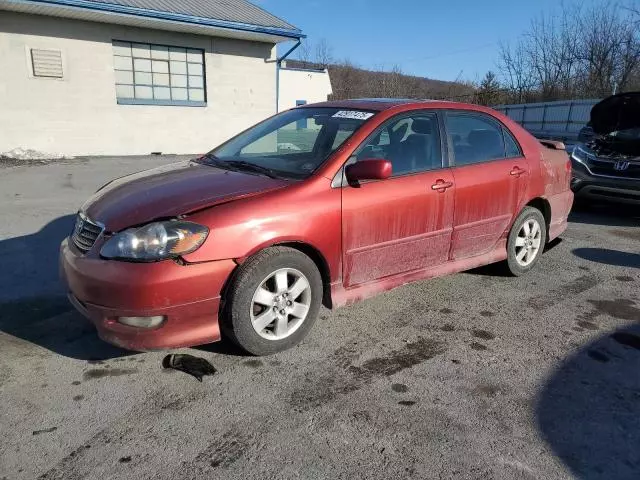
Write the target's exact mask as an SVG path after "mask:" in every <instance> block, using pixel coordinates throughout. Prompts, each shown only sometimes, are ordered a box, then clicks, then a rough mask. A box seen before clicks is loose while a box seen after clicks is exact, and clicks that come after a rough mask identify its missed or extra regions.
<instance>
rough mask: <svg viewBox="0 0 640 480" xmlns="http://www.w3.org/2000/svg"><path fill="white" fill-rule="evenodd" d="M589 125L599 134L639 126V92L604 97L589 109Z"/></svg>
mask: <svg viewBox="0 0 640 480" xmlns="http://www.w3.org/2000/svg"><path fill="white" fill-rule="evenodd" d="M591 126H592V127H593V131H594V132H595V133H597V134H599V135H608V134H609V133H612V132H617V131H619V130H628V129H630V128H639V127H640V92H629V93H620V94H618V95H613V96H611V97H608V98H605V99H604V100H602V101H601V102H600V103H597V104H596V105H594V106H593V108H592V109H591Z"/></svg>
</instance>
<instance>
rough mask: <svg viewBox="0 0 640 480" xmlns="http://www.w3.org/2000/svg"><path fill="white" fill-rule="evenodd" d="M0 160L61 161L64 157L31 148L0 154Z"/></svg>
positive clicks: (16, 149) (15, 149)
mask: <svg viewBox="0 0 640 480" xmlns="http://www.w3.org/2000/svg"><path fill="white" fill-rule="evenodd" d="M0 158H6V159H9V160H62V159H65V158H69V157H66V156H65V155H64V154H62V153H50V152H41V151H39V150H34V149H32V148H20V147H18V148H14V149H13V150H9V151H8V152H0Z"/></svg>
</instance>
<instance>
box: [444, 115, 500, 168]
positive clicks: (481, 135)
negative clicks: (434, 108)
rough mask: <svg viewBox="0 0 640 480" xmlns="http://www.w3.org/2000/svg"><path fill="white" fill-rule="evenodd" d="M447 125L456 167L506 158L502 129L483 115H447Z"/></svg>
mask: <svg viewBox="0 0 640 480" xmlns="http://www.w3.org/2000/svg"><path fill="white" fill-rule="evenodd" d="M446 125H447V135H448V136H449V141H450V144H451V145H452V146H453V152H454V155H455V162H456V165H458V166H460V165H471V164H474V163H481V162H486V161H489V160H497V159H500V158H505V146H504V138H503V136H502V127H500V126H498V125H497V124H496V123H495V122H493V121H491V120H489V119H488V118H485V117H484V116H483V115H478V114H471V113H447V119H446Z"/></svg>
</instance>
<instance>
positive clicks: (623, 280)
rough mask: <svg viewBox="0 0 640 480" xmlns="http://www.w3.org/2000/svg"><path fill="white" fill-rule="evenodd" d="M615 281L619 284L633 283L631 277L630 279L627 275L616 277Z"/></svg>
mask: <svg viewBox="0 0 640 480" xmlns="http://www.w3.org/2000/svg"><path fill="white" fill-rule="evenodd" d="M616 280H618V281H619V282H633V281H634V280H633V277H630V276H628V275H618V276H617V277H616Z"/></svg>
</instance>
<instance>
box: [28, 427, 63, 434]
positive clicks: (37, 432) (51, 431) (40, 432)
mask: <svg viewBox="0 0 640 480" xmlns="http://www.w3.org/2000/svg"><path fill="white" fill-rule="evenodd" d="M57 429H58V427H51V428H43V429H42V430H34V431H33V432H31V435H42V434H43V433H53V432H55V431H56V430H57Z"/></svg>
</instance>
